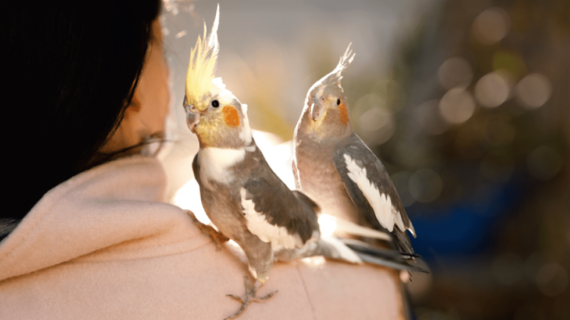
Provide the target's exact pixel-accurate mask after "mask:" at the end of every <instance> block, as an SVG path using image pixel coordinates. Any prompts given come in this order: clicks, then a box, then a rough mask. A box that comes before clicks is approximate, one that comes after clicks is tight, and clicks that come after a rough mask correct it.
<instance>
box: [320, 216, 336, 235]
mask: <svg viewBox="0 0 570 320" xmlns="http://www.w3.org/2000/svg"><path fill="white" fill-rule="evenodd" d="M319 226H320V227H321V237H330V236H332V235H333V234H334V232H335V231H336V218H335V217H333V216H331V215H328V214H321V215H320V216H319Z"/></svg>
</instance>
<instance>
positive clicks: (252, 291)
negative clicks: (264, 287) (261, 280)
mask: <svg viewBox="0 0 570 320" xmlns="http://www.w3.org/2000/svg"><path fill="white" fill-rule="evenodd" d="M243 278H244V284H245V295H244V296H243V297H240V296H236V295H233V294H227V295H226V296H228V297H230V298H232V299H235V300H238V301H241V303H242V304H241V307H240V308H239V309H238V311H236V312H235V313H234V314H232V315H231V316H229V317H226V318H225V319H224V320H227V319H234V318H237V317H239V316H240V315H241V314H242V313H243V312H244V311H245V309H246V308H247V307H248V305H249V304H250V303H252V302H265V301H266V300H267V299H269V298H271V297H273V296H274V295H275V294H276V293H277V291H273V292H271V293H269V294H267V295H265V296H263V297H261V298H258V297H256V295H257V289H258V288H259V287H258V286H256V285H255V284H253V285H252V284H251V279H250V277H249V276H247V275H246V276H244V277H243Z"/></svg>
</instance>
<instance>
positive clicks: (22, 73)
mask: <svg viewBox="0 0 570 320" xmlns="http://www.w3.org/2000/svg"><path fill="white" fill-rule="evenodd" d="M0 7H1V11H0V12H2V15H3V17H2V19H0V20H2V21H0V24H1V28H0V33H1V34H2V38H1V39H0V40H1V46H2V48H1V49H0V50H1V55H0V57H1V60H0V61H1V63H2V67H1V70H2V72H1V73H0V76H1V77H2V78H3V81H2V82H3V83H4V84H3V85H1V86H0V87H1V88H2V89H1V91H0V92H2V94H1V95H0V99H1V100H0V101H2V114H1V115H0V117H1V118H2V120H3V121H2V122H3V123H2V131H3V137H4V138H3V150H4V151H3V152H2V154H3V157H2V158H3V160H4V163H6V164H7V165H6V166H4V174H2V179H1V181H2V184H3V185H4V188H3V189H4V191H3V192H2V198H3V199H4V201H3V202H4V208H3V210H2V214H0V219H2V218H3V219H15V220H16V221H17V220H18V219H21V218H23V217H24V216H25V215H26V214H27V213H28V212H29V211H30V209H31V208H32V207H33V206H34V204H35V203H36V202H37V201H38V200H39V199H40V198H41V197H42V196H43V195H44V194H45V193H46V192H47V191H49V190H50V189H51V188H53V187H55V186H56V185H58V184H59V183H61V182H63V181H65V180H67V179H69V178H70V177H72V176H74V175H76V174H78V173H79V172H82V171H84V170H86V169H88V168H90V167H92V166H94V165H96V164H97V163H94V162H93V161H92V159H93V156H94V155H95V153H96V152H97V151H98V150H99V148H101V146H102V145H103V144H104V143H105V142H106V140H107V139H108V137H109V136H110V135H111V133H112V132H113V131H114V130H115V129H116V128H117V126H118V125H119V123H120V121H121V119H122V117H123V113H124V111H125V109H126V107H127V106H128V104H129V103H130V100H131V99H132V96H133V92H134V89H135V87H136V85H137V82H138V78H139V76H140V74H141V71H142V68H143V63H144V59H145V55H146V52H147V47H148V44H149V41H150V40H151V29H152V28H151V25H152V22H153V21H154V20H155V19H156V18H157V16H158V13H159V8H160V3H159V1H158V0H130V1H128V0H122V1H120V0H112V1H104V0H103V1H90V2H88V3H86V2H82V1H65V3H64V1H59V2H58V1H55V3H54V2H53V1H49V2H46V3H44V4H40V5H37V4H35V3H34V4H33V5H31V4H29V3H28V2H26V1H3V3H2V4H1V5H0ZM0 239H1V237H0Z"/></svg>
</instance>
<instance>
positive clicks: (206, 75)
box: [186, 5, 223, 111]
mask: <svg viewBox="0 0 570 320" xmlns="http://www.w3.org/2000/svg"><path fill="white" fill-rule="evenodd" d="M219 22H220V5H218V9H217V11H216V18H215V19H214V25H213V26H212V31H211V32H210V35H209V36H208V35H207V30H206V23H205V22H204V35H203V36H202V37H200V36H198V40H197V41H196V45H195V46H194V48H192V50H191V51H190V63H189V64H188V72H187V73H186V97H187V99H188V103H189V104H193V105H195V106H196V107H197V108H198V109H199V110H200V111H202V110H201V109H205V107H207V105H205V106H201V104H199V103H198V102H199V101H201V100H202V99H203V97H205V96H207V95H208V94H211V91H212V89H213V88H215V87H220V85H221V86H223V84H222V83H221V79H219V81H214V82H215V83H214V82H213V81H212V80H214V73H215V71H216V64H217V60H218V53H219V51H220V44H219V42H218V25H219ZM216 80H218V79H216Z"/></svg>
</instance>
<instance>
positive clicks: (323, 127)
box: [303, 44, 354, 136]
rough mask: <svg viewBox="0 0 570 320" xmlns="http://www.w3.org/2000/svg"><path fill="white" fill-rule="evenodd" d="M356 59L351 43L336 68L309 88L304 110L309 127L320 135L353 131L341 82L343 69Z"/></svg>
mask: <svg viewBox="0 0 570 320" xmlns="http://www.w3.org/2000/svg"><path fill="white" fill-rule="evenodd" d="M353 59H354V53H353V52H352V50H350V44H349V45H348V48H347V49H346V52H345V53H344V55H343V56H342V57H341V58H340V62H339V63H338V65H337V66H336V68H335V69H334V70H333V71H332V72H330V73H329V74H327V75H326V76H324V77H323V78H321V79H320V80H319V81H317V82H315V84H313V86H312V87H311V88H310V89H309V92H308V94H307V98H306V100H305V109H304V111H303V113H304V116H305V117H306V120H307V121H308V123H307V125H308V129H309V130H310V131H313V132H315V133H318V134H319V135H321V136H322V135H330V134H335V133H336V134H337V135H338V134H343V133H347V132H351V128H350V122H349V118H348V109H347V103H346V97H345V95H344V91H343V89H342V86H341V84H340V81H341V80H342V71H344V69H346V68H347V67H348V65H349V64H350V63H351V62H352V60H353Z"/></svg>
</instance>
